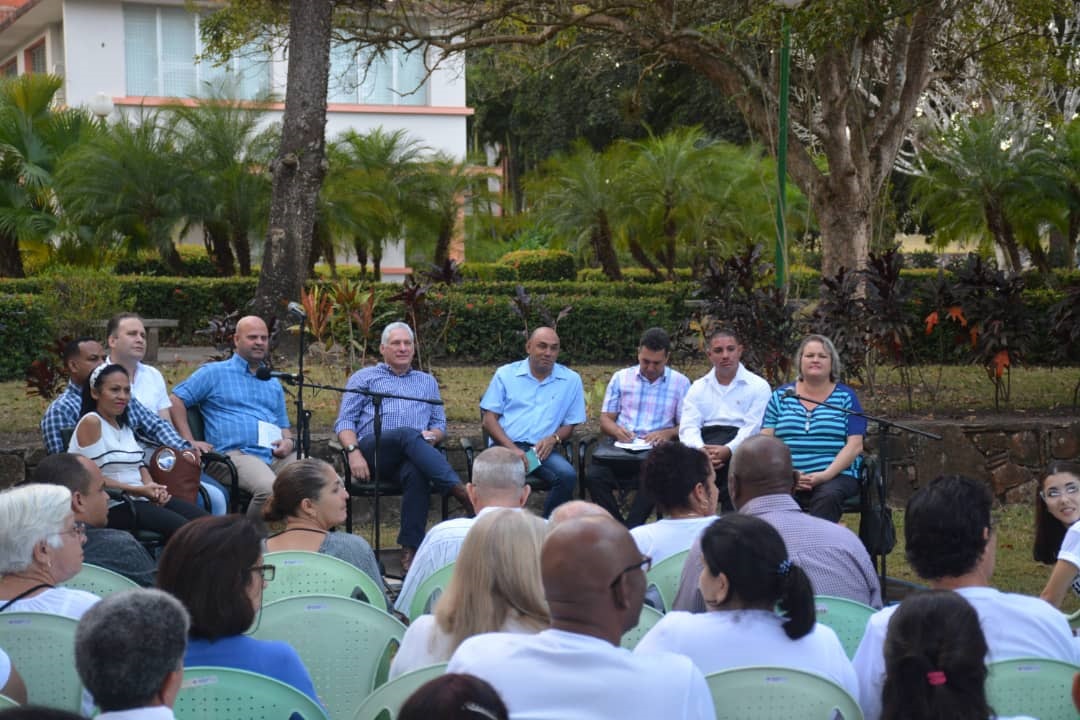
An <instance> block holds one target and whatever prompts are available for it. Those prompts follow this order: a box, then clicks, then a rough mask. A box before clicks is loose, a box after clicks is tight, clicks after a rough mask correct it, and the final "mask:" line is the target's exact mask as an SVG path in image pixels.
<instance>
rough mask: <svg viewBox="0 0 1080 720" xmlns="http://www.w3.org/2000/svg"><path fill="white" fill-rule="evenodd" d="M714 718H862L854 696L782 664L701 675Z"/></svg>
mask: <svg viewBox="0 0 1080 720" xmlns="http://www.w3.org/2000/svg"><path fill="white" fill-rule="evenodd" d="M705 680H706V682H708V683H709V690H710V691H711V692H712V696H713V704H714V705H715V706H716V718H717V720H743V719H744V718H754V720H790V718H793V717H798V718H801V719H802V720H835V719H836V718H837V717H842V718H843V720H862V716H863V714H862V710H861V709H860V708H859V703H857V702H856V701H855V698H853V697H851V695H849V694H848V692H847V691H846V690H844V688H842V687H840V686H839V685H837V684H836V683H834V682H832V681H831V680H827V679H826V678H823V677H821V676H820V675H814V674H813V673H808V672H803V671H802V670H793V669H790V668H783V667H745V668H734V669H731V670H722V671H721V672H716V673H712V674H710V675H706V676H705Z"/></svg>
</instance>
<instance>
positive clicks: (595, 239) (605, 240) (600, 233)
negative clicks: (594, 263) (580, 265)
mask: <svg viewBox="0 0 1080 720" xmlns="http://www.w3.org/2000/svg"><path fill="white" fill-rule="evenodd" d="M592 246H593V252H594V253H596V259H597V260H598V261H599V262H600V267H601V268H602V269H603V271H604V275H606V276H607V277H608V278H610V279H611V280H622V270H621V269H620V268H619V256H618V255H616V254H615V245H614V244H613V243H612V242H611V225H610V224H609V223H608V219H607V214H606V213H601V214H600V217H599V218H598V220H597V226H596V227H595V228H594V229H593V231H592Z"/></svg>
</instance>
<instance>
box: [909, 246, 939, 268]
mask: <svg viewBox="0 0 1080 720" xmlns="http://www.w3.org/2000/svg"><path fill="white" fill-rule="evenodd" d="M904 260H905V261H906V263H905V264H906V266H907V267H909V268H936V267H937V264H938V254H937V253H936V252H934V251H933V250H916V251H915V252H911V253H907V254H906V255H905V256H904Z"/></svg>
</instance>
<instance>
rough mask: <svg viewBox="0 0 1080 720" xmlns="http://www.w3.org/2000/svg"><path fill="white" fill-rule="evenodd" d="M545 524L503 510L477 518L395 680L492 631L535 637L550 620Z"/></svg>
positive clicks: (417, 625)
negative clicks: (544, 576) (543, 564)
mask: <svg viewBox="0 0 1080 720" xmlns="http://www.w3.org/2000/svg"><path fill="white" fill-rule="evenodd" d="M546 529H547V525H546V523H544V521H543V520H541V519H540V518H538V517H536V516H535V515H531V514H529V513H528V512H525V511H523V510H511V509H508V508H507V509H500V510H493V511H491V512H486V513H484V514H482V515H481V516H480V517H478V518H477V520H476V522H475V523H474V524H473V526H472V527H471V528H470V529H469V533H468V534H467V535H466V536H465V542H464V543H463V544H462V546H461V552H460V553H459V554H458V557H457V561H456V563H455V565H454V574H453V576H452V577H451V578H450V584H449V585H448V586H447V588H446V592H445V593H443V595H442V596H441V597H440V598H439V600H438V602H437V603H436V605H435V614H434V615H423V616H422V617H419V618H417V619H416V620H415V621H414V622H413V624H412V625H410V626H409V629H408V630H407V631H406V632H405V637H404V638H403V639H402V641H401V647H400V648H399V649H398V652H397V655H396V656H395V657H394V662H393V663H392V664H391V665H390V677H391V678H395V677H397V676H398V675H401V674H402V673H405V672H409V671H410V670H416V669H417V668H421V667H424V666H426V665H433V664H435V663H441V662H446V661H448V660H449V659H450V656H451V655H453V654H454V651H455V650H456V649H457V647H458V645H460V644H461V643H462V642H463V641H464V640H465V639H466V638H469V637H472V636H473V635H479V634H481V633H488V632H512V633H522V634H532V633H537V632H540V631H541V630H543V629H545V628H546V627H547V626H548V624H549V623H550V621H551V618H550V616H549V615H548V607H547V602H546V601H545V600H544V588H543V584H542V583H541V581H540V546H541V545H543V542H544V533H545V531H546Z"/></svg>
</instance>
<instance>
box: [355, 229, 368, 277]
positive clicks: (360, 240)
mask: <svg viewBox="0 0 1080 720" xmlns="http://www.w3.org/2000/svg"><path fill="white" fill-rule="evenodd" d="M353 249H354V250H356V264H357V265H359V266H360V279H361V280H363V279H364V278H366V277H367V261H368V242H367V238H365V237H363V236H361V235H353Z"/></svg>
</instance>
